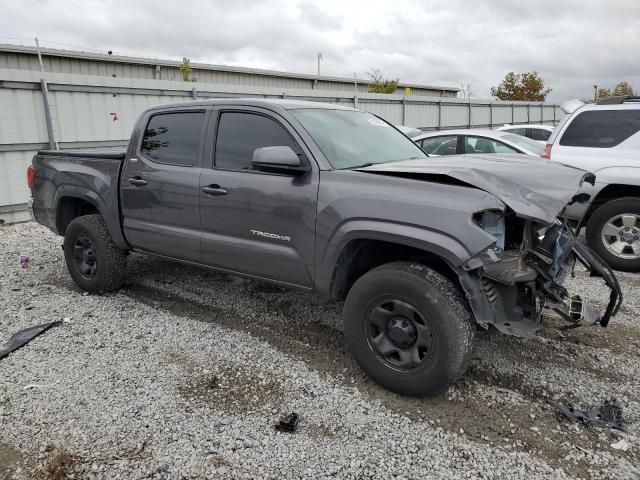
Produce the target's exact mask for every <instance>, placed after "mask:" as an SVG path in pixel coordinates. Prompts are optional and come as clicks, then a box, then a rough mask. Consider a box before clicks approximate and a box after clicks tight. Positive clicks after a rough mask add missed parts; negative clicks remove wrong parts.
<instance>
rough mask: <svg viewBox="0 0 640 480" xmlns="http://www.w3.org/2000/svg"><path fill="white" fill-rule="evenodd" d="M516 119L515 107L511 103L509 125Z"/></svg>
mask: <svg viewBox="0 0 640 480" xmlns="http://www.w3.org/2000/svg"><path fill="white" fill-rule="evenodd" d="M515 121H516V108H515V105H514V104H513V103H512V104H511V125H513V124H514V123H515Z"/></svg>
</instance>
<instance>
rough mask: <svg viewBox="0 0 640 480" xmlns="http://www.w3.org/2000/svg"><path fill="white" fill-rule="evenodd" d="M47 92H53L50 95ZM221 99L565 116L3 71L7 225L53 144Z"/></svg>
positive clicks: (110, 140)
mask: <svg viewBox="0 0 640 480" xmlns="http://www.w3.org/2000/svg"><path fill="white" fill-rule="evenodd" d="M43 77H44V78H45V79H46V82H45V81H42V80H43ZM45 87H46V90H48V93H44V92H43V90H44V89H45ZM215 97H218V98H219V97H262V98H295V99H299V100H313V101H320V102H330V103H339V104H345V105H352V106H357V107H358V108H360V109H362V110H367V111H369V112H372V113H374V114H376V115H379V116H381V117H383V118H385V119H386V120H387V121H389V122H391V123H394V124H402V125H407V126H411V127H417V128H421V129H424V130H433V129H447V128H461V127H462V128H465V127H484V128H491V127H495V126H500V125H503V124H505V123H549V124H553V123H555V122H556V120H558V119H559V118H560V114H561V113H560V112H561V111H560V109H559V107H558V106H557V105H552V104H542V103H526V102H500V101H490V100H476V99H473V100H471V101H469V100H463V99H456V98H446V97H445V98H443V97H418V96H407V97H405V96H401V95H381V94H369V93H365V94H363V93H357V94H356V93H355V92H354V93H348V92H344V93H343V92H335V91H332V92H328V91H327V92H323V91H319V90H301V89H289V90H286V91H283V90H281V89H275V88H263V87H247V86H233V85H217V84H208V83H200V82H198V83H186V82H173V81H166V80H142V79H130V78H127V79H125V78H111V77H97V76H94V75H76V74H56V73H45V74H43V73H40V72H34V71H24V70H6V69H0V221H5V222H11V221H16V220H21V219H23V218H25V214H24V212H25V210H26V206H27V200H28V195H29V194H28V189H27V187H26V180H25V171H26V168H27V166H28V164H29V163H30V161H31V158H32V157H33V155H34V154H35V152H36V151H37V150H40V149H46V148H49V147H50V145H54V146H58V147H59V148H95V147H109V146H121V145H126V143H127V141H128V138H129V134H130V131H131V129H132V127H133V124H134V122H135V120H136V119H137V117H138V115H139V114H140V113H141V112H142V111H143V110H144V109H145V108H147V107H150V106H153V105H158V104H162V103H170V102H177V101H183V100H189V99H193V98H215ZM45 99H47V100H48V102H47V101H46V100H45ZM47 103H48V106H49V110H50V115H49V116H48V115H47V114H46V104H47ZM48 117H49V119H50V122H48V121H47V120H48Z"/></svg>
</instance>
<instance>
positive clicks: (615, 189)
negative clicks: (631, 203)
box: [583, 183, 640, 224]
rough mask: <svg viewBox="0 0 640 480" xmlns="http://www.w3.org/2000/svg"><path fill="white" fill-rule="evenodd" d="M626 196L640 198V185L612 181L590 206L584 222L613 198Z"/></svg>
mask: <svg viewBox="0 0 640 480" xmlns="http://www.w3.org/2000/svg"><path fill="white" fill-rule="evenodd" d="M625 197H637V198H640V185H629V184H624V183H610V184H608V185H606V186H605V187H604V188H602V189H601V190H600V191H599V192H598V193H597V195H596V196H595V197H594V199H593V200H592V202H591V205H590V206H589V209H588V210H587V212H586V214H585V218H584V220H583V223H585V224H586V223H587V222H588V221H589V218H591V215H593V213H594V212H595V211H596V210H597V209H598V208H600V207H601V206H602V205H604V204H605V203H607V202H609V201H611V200H617V199H620V198H625Z"/></svg>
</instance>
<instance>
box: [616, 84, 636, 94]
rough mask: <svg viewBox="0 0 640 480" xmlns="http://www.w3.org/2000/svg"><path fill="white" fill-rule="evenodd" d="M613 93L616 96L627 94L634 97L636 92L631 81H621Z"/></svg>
mask: <svg viewBox="0 0 640 480" xmlns="http://www.w3.org/2000/svg"><path fill="white" fill-rule="evenodd" d="M611 94H612V95H614V96H619V95H625V96H631V97H632V96H634V95H635V94H636V93H635V92H634V90H633V87H632V86H631V84H630V83H629V82H620V83H618V84H617V85H616V86H615V87H614V89H613V92H611Z"/></svg>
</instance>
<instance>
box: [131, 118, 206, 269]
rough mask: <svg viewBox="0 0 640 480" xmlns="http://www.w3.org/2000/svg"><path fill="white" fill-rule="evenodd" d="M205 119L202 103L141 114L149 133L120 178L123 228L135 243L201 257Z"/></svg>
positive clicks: (162, 251)
mask: <svg viewBox="0 0 640 480" xmlns="http://www.w3.org/2000/svg"><path fill="white" fill-rule="evenodd" d="M205 120H206V112H205V111H204V110H202V109H200V110H197V109H196V110H180V111H177V110H175V111H174V110H169V111H163V112H159V113H155V114H154V113H153V112H152V113H150V114H148V115H147V118H145V119H142V122H143V125H144V127H143V128H144V130H143V131H144V133H143V135H142V138H141V139H139V140H138V141H137V143H138V144H137V145H135V146H134V145H132V146H130V153H129V159H128V160H127V164H126V165H125V166H124V169H123V172H122V178H121V180H120V185H121V186H120V191H121V199H122V213H123V217H124V222H123V224H124V233H125V236H126V238H127V241H128V242H129V244H130V245H131V246H133V247H134V248H137V249H140V250H145V251H148V252H151V253H156V254H160V255H165V256H169V257H172V258H177V259H181V260H190V261H195V262H197V261H199V260H200V236H201V234H200V214H199V210H198V208H199V201H200V194H199V192H200V188H199V187H200V171H201V165H202V163H201V162H202V158H201V157H202V154H201V150H202V149H201V146H202V144H203V140H202V139H203V136H204V133H205V131H206V128H205ZM133 141H136V139H133V138H132V142H133Z"/></svg>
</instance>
